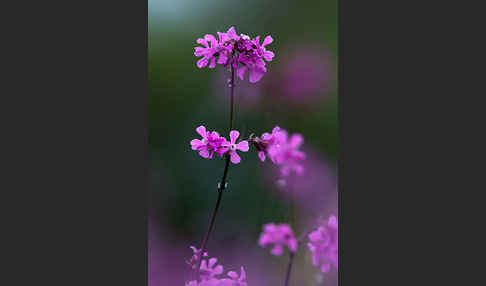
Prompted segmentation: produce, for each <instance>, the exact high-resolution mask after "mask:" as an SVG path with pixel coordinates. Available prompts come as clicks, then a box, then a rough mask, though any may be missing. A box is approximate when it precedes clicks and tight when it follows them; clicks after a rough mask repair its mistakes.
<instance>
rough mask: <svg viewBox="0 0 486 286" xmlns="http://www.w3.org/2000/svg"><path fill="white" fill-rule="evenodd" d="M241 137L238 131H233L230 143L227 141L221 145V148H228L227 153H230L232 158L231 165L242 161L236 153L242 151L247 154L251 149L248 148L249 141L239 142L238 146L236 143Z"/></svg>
mask: <svg viewBox="0 0 486 286" xmlns="http://www.w3.org/2000/svg"><path fill="white" fill-rule="evenodd" d="M239 136H240V132H238V131H236V130H231V132H230V141H225V142H223V143H222V144H221V146H223V147H226V148H227V151H228V152H229V155H230V158H231V163H233V164H238V163H239V162H240V161H241V158H240V156H239V155H238V154H237V153H236V150H240V151H242V152H247V151H248V149H249V147H248V141H246V140H243V141H241V142H239V143H238V144H237V143H236V139H238V137H239Z"/></svg>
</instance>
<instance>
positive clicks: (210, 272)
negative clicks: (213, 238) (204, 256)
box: [199, 257, 223, 281]
mask: <svg viewBox="0 0 486 286" xmlns="http://www.w3.org/2000/svg"><path fill="white" fill-rule="evenodd" d="M217 261H218V259H217V258H214V257H213V258H210V259H209V262H206V260H203V261H201V268H200V269H199V274H200V275H201V280H203V281H207V280H211V279H213V278H214V276H216V275H219V274H221V273H223V266H222V265H221V264H219V265H217V266H215V264H216V262H217ZM213 266H215V267H213Z"/></svg>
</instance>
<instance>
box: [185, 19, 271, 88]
mask: <svg viewBox="0 0 486 286" xmlns="http://www.w3.org/2000/svg"><path fill="white" fill-rule="evenodd" d="M217 34H218V40H217V39H216V38H215V37H214V36H213V35H210V34H207V35H205V36H204V38H199V39H198V40H197V43H198V44H201V45H203V47H201V46H198V47H195V48H194V49H195V51H194V55H195V56H197V57H200V56H202V58H201V59H199V61H198V62H197V66H198V67H199V68H203V67H205V66H206V65H208V63H209V68H214V67H215V66H216V58H217V57H219V59H218V60H217V63H218V64H221V65H223V66H226V65H228V64H229V62H230V58H232V66H233V68H237V75H238V77H239V78H240V79H241V80H244V77H245V73H246V71H247V70H248V73H249V80H250V82H251V83H255V82H257V81H259V80H260V79H261V78H262V77H263V75H264V74H265V73H266V71H267V69H266V67H265V61H264V60H263V59H265V60H266V61H271V60H272V59H273V57H274V56H275V54H274V53H273V52H271V51H268V50H267V49H266V47H265V46H266V45H269V44H270V43H272V42H273V38H272V37H271V36H267V37H265V39H264V40H263V43H262V44H261V45H260V36H257V37H256V38H255V39H253V40H252V39H251V38H250V37H249V36H248V35H244V34H241V35H240V36H238V35H237V34H236V31H235V28H234V27H231V28H230V29H229V30H228V31H227V32H226V33H221V32H217ZM239 65H240V67H239V68H238V66H239Z"/></svg>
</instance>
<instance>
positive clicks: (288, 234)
mask: <svg viewBox="0 0 486 286" xmlns="http://www.w3.org/2000/svg"><path fill="white" fill-rule="evenodd" d="M258 244H259V245H260V246H262V247H265V246H267V245H268V244H275V245H274V247H273V248H272V250H271V253H272V254H273V255H275V256H280V255H282V253H283V250H284V249H283V247H284V246H287V247H288V249H289V250H290V251H291V252H296V251H297V244H298V242H297V239H296V238H295V236H294V233H293V231H292V229H291V228H290V226H289V225H288V224H275V223H268V224H266V225H264V226H263V232H262V233H261V234H260V239H259V241H258Z"/></svg>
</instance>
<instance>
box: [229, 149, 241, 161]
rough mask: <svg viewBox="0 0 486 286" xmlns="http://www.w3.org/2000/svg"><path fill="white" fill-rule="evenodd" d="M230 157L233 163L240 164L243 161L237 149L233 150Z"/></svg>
mask: <svg viewBox="0 0 486 286" xmlns="http://www.w3.org/2000/svg"><path fill="white" fill-rule="evenodd" d="M230 157H231V158H230V159H231V163H233V164H238V163H240V161H241V158H240V156H239V155H238V154H237V153H236V152H235V151H233V152H231V155H230Z"/></svg>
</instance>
